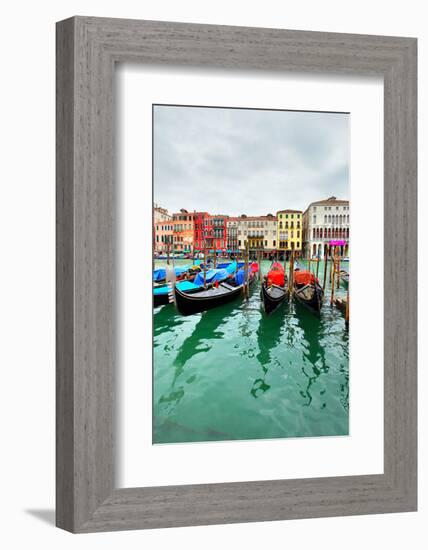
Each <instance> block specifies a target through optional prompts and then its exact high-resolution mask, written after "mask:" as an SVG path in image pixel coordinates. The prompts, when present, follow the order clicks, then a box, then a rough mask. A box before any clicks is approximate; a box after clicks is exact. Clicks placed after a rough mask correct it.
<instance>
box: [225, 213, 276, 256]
mask: <svg viewBox="0 0 428 550" xmlns="http://www.w3.org/2000/svg"><path fill="white" fill-rule="evenodd" d="M276 228H277V221H276V216H273V215H272V214H268V215H267V216H246V215H242V216H239V217H233V218H232V217H231V218H229V219H228V221H227V231H228V236H229V231H230V235H231V237H232V235H233V238H236V240H237V245H238V249H239V250H241V251H243V250H245V241H248V242H249V246H250V251H251V250H253V251H260V250H261V251H263V255H264V256H265V257H269V255H270V254H271V253H272V252H274V251H276V246H277V242H276V232H277V231H276ZM235 235H236V237H235ZM228 240H229V237H228Z"/></svg>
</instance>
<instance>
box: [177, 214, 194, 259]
mask: <svg viewBox="0 0 428 550" xmlns="http://www.w3.org/2000/svg"><path fill="white" fill-rule="evenodd" d="M172 221H173V225H174V236H173V243H174V247H173V248H174V251H175V252H185V253H189V252H192V253H193V250H194V239H193V237H194V213H193V212H188V211H187V210H185V209H184V208H182V209H181V210H180V212H177V213H175V214H173V215H172Z"/></svg>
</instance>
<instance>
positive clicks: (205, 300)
mask: <svg viewBox="0 0 428 550" xmlns="http://www.w3.org/2000/svg"><path fill="white" fill-rule="evenodd" d="M254 279H255V277H254V274H253V273H250V276H249V285H250V286H251V285H252V283H253V281H254ZM243 290H244V284H240V285H237V284H235V283H234V282H233V280H231V281H229V282H225V281H223V282H221V283H219V284H218V285H213V286H212V287H211V288H208V289H205V288H201V289H200V290H198V291H196V292H193V293H188V292H182V291H181V290H180V289H179V288H177V286H176V287H175V291H174V292H175V305H176V307H177V310H178V311H179V312H180V313H181V314H182V315H191V314H192V313H200V312H202V311H206V310H208V309H213V308H215V307H218V306H222V305H223V304H227V303H229V302H231V301H232V300H235V299H236V298H238V297H239V296H241V295H242V294H243Z"/></svg>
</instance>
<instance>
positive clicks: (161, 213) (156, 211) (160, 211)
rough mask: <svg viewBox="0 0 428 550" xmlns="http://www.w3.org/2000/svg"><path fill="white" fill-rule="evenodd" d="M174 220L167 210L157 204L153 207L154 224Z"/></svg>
mask: <svg viewBox="0 0 428 550" xmlns="http://www.w3.org/2000/svg"><path fill="white" fill-rule="evenodd" d="M171 220H172V215H171V214H169V213H168V210H167V209H166V208H162V207H160V206H158V205H157V204H155V205H154V206H153V223H157V222H168V221H171Z"/></svg>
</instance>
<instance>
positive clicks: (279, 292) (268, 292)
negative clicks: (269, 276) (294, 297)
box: [261, 282, 288, 314]
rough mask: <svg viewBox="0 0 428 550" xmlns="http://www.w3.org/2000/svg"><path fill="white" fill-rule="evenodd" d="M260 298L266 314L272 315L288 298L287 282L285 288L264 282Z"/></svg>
mask: <svg viewBox="0 0 428 550" xmlns="http://www.w3.org/2000/svg"><path fill="white" fill-rule="evenodd" d="M261 296H262V301H263V307H264V310H265V312H266V313H267V314H269V313H272V311H274V310H275V309H276V308H277V307H278V306H279V305H280V304H281V303H282V302H283V301H284V300H285V298H286V297H287V296H288V289H287V282H286V283H285V287H281V286H277V285H271V286H268V285H267V283H266V282H264V283H263V284H262V290H261Z"/></svg>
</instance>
